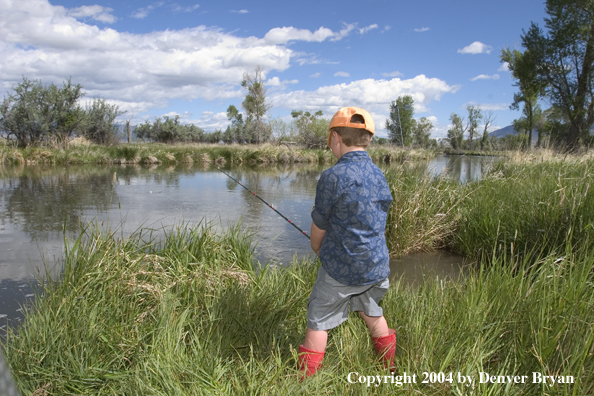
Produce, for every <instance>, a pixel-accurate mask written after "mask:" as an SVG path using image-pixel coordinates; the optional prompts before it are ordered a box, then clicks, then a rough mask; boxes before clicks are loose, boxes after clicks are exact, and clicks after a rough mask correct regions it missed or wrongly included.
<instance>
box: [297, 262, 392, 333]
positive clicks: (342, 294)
mask: <svg viewBox="0 0 594 396" xmlns="http://www.w3.org/2000/svg"><path fill="white" fill-rule="evenodd" d="M389 286H390V281H389V280H388V278H386V279H384V280H382V281H379V282H378V283H373V284H371V285H364V286H347V285H343V284H342V283H340V282H337V281H335V280H334V279H333V278H332V277H331V276H330V275H328V273H327V272H326V270H325V269H324V268H323V267H320V269H319V270H318V277H317V279H316V283H315V284H314V287H313V290H312V291H311V294H310V296H309V303H308V304H307V327H309V328H310V329H312V330H330V329H332V328H334V327H336V326H338V325H339V324H341V323H342V322H344V321H345V320H347V319H348V317H349V303H350V311H363V312H365V315H367V316H383V314H384V311H383V310H382V308H381V307H380V306H379V305H378V303H379V302H380V300H381V299H382V297H384V295H385V294H386V292H387V291H388V287H389Z"/></svg>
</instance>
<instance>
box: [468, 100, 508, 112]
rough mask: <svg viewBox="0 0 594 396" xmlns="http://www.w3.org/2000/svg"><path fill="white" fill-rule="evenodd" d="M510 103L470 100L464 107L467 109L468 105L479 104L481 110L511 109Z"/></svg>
mask: <svg viewBox="0 0 594 396" xmlns="http://www.w3.org/2000/svg"><path fill="white" fill-rule="evenodd" d="M509 105H510V104H509V103H476V102H468V103H464V104H463V105H462V107H463V108H464V109H466V108H467V107H468V106H477V107H478V108H480V109H481V110H493V111H496V110H509Z"/></svg>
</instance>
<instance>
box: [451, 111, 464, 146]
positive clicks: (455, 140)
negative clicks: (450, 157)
mask: <svg viewBox="0 0 594 396" xmlns="http://www.w3.org/2000/svg"><path fill="white" fill-rule="evenodd" d="M450 121H451V122H452V126H451V127H450V129H448V137H447V139H448V141H449V142H450V146H452V148H453V149H454V150H458V149H461V148H462V141H463V140H464V133H465V132H466V127H464V119H463V118H461V117H460V116H459V115H458V114H456V113H452V114H451V115H450Z"/></svg>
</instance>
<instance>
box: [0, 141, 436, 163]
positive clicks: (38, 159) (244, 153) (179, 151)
mask: <svg viewBox="0 0 594 396" xmlns="http://www.w3.org/2000/svg"><path fill="white" fill-rule="evenodd" d="M368 152H369V155H370V156H371V157H372V158H373V159H374V160H376V161H383V162H395V161H400V162H402V161H405V160H416V159H431V158H433V156H434V155H435V153H434V152H432V151H428V150H403V149H401V148H395V147H385V146H372V147H370V148H369V150H368ZM334 160H335V159H334V157H333V156H332V153H331V152H330V150H322V149H315V150H314V149H304V148H299V147H292V148H291V147H288V146H284V145H283V146H276V145H270V144H264V145H219V144H211V145H204V144H180V145H166V144H159V143H134V144H119V145H116V146H99V145H92V144H72V145H71V146H70V147H69V148H66V149H51V148H41V147H30V148H26V149H17V148H12V147H9V146H0V164H27V165H35V164H177V163H203V162H209V161H211V162H217V163H227V162H229V163H233V164H256V163H293V162H309V163H331V162H333V161H334Z"/></svg>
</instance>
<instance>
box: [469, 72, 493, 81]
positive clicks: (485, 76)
mask: <svg viewBox="0 0 594 396" xmlns="http://www.w3.org/2000/svg"><path fill="white" fill-rule="evenodd" d="M476 80H499V74H493V75H492V76H489V75H488V74H479V75H478V76H476V77H473V78H471V79H470V81H476Z"/></svg>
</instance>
